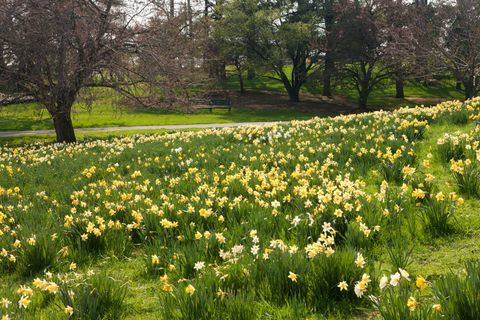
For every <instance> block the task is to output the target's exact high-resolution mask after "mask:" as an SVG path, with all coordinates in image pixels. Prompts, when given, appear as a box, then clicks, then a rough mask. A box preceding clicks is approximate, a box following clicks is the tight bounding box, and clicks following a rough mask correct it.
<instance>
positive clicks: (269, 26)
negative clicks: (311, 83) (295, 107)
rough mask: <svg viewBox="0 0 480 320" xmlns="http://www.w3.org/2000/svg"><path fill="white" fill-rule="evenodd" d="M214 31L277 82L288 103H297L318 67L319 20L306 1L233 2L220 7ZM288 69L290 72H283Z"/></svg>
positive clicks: (251, 0) (310, 3) (235, 0)
mask: <svg viewBox="0 0 480 320" xmlns="http://www.w3.org/2000/svg"><path fill="white" fill-rule="evenodd" d="M220 10H221V14H222V19H221V21H220V22H219V24H218V25H217V28H224V29H225V30H227V29H228V33H225V34H224V35H225V37H226V38H228V39H234V41H236V42H237V43H238V44H240V45H243V46H245V47H246V48H247V49H248V50H250V52H251V53H252V54H253V55H254V56H255V58H256V60H257V61H259V62H260V64H261V65H262V66H263V67H264V68H265V70H268V71H269V72H270V74H271V75H267V77H269V78H271V79H274V80H277V81H280V82H282V84H283V85H284V87H285V90H286V91H287V93H288V95H289V97H290V101H292V102H298V101H300V89H301V87H302V86H303V85H304V84H305V83H306V81H307V80H308V77H309V76H310V74H311V73H312V72H313V71H314V70H315V69H316V68H318V67H319V65H318V63H317V60H318V57H319V55H320V46H319V44H318V39H319V34H318V32H319V17H318V15H317V14H316V12H317V9H316V7H315V4H314V3H312V2H310V1H307V0H302V1H292V0H287V1H281V2H270V1H260V2H257V1H253V0H233V1H230V2H228V3H227V4H224V5H223V6H222V7H221V9H220ZM288 68H291V71H290V72H289V71H287V70H288Z"/></svg>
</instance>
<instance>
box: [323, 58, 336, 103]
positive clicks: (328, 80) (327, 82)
mask: <svg viewBox="0 0 480 320" xmlns="http://www.w3.org/2000/svg"><path fill="white" fill-rule="evenodd" d="M333 69H334V61H333V57H332V53H331V52H330V50H328V51H327V52H326V53H325V68H324V70H323V92H322V94H323V95H324V96H326V97H331V96H332V74H333Z"/></svg>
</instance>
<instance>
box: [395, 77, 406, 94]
mask: <svg viewBox="0 0 480 320" xmlns="http://www.w3.org/2000/svg"><path fill="white" fill-rule="evenodd" d="M395 98H399V99H403V98H405V91H404V85H403V79H402V78H401V77H395Z"/></svg>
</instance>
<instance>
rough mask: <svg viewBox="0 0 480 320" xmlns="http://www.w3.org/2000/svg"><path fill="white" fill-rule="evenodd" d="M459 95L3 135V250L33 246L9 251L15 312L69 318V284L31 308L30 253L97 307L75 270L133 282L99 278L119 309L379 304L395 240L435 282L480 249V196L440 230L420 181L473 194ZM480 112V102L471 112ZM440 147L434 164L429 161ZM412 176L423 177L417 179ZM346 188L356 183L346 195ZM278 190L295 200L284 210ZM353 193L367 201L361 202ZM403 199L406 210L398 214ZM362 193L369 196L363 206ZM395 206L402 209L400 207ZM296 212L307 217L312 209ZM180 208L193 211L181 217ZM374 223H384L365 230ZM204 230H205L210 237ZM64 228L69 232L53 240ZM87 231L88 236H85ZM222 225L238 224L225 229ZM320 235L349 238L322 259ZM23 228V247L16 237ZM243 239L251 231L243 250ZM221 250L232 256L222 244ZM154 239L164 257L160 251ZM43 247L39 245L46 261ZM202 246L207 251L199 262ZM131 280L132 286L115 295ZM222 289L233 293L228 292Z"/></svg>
mask: <svg viewBox="0 0 480 320" xmlns="http://www.w3.org/2000/svg"><path fill="white" fill-rule="evenodd" d="M472 105H473V103H472ZM458 108H463V107H462V106H461V105H460V104H455V105H453V106H449V105H447V104H445V105H444V106H442V107H440V108H434V109H431V108H430V109H428V108H426V109H423V110H413V109H409V110H408V111H401V112H399V111H397V112H393V113H387V112H385V113H374V114H368V115H356V116H345V117H337V118H323V119H314V120H311V121H306V122H298V123H297V122H295V123H290V124H286V125H277V126H275V127H272V128H249V129H247V128H230V129H225V130H223V131H216V132H215V133H212V132H207V131H198V132H189V131H186V132H176V133H173V134H171V135H165V134H164V133H163V132H162V133H161V134H160V135H156V136H148V137H147V136H135V137H132V136H130V137H128V138H125V139H117V137H116V136H113V137H108V138H107V137H105V136H102V138H106V139H104V140H89V141H88V142H85V143H79V144H76V145H70V146H68V147H66V148H63V147H60V146H58V145H56V146H54V145H49V144H46V145H43V146H38V145H37V146H29V145H25V146H20V147H17V148H6V149H2V153H1V158H0V212H2V215H0V216H1V218H0V230H2V233H0V250H1V249H2V248H6V250H8V252H9V253H11V254H13V255H15V256H16V258H17V261H16V264H12V263H10V262H8V255H7V257H3V256H2V257H1V259H2V260H0V268H1V269H0V270H1V272H2V273H1V274H0V299H1V298H4V297H5V298H8V299H10V300H11V301H12V305H11V306H10V309H9V310H7V311H8V312H9V313H10V312H15V316H16V317H17V318H22V319H61V318H65V317H64V315H63V305H64V304H66V303H65V301H69V300H68V290H66V291H62V296H61V298H60V296H56V295H51V294H47V293H45V292H40V290H39V289H35V293H34V295H33V297H32V299H31V300H32V303H31V305H30V306H29V308H27V309H26V310H23V309H18V308H17V301H18V299H19V297H20V296H19V294H17V293H15V291H16V290H17V289H18V287H19V286H20V285H22V284H24V285H28V286H31V287H33V286H32V280H33V279H34V278H35V277H40V278H43V277H45V275H44V273H43V272H37V273H36V274H34V275H31V274H30V272H29V271H28V268H26V267H28V266H29V265H32V266H33V265H34V266H35V269H37V270H38V269H43V268H44V267H45V268H47V269H48V270H50V271H52V273H53V274H54V275H53V278H52V279H53V281H56V283H59V284H60V286H61V288H62V289H64V288H68V286H67V285H65V284H63V283H62V282H60V281H59V279H57V276H56V275H57V274H61V275H65V277H66V279H70V278H72V279H70V281H72V283H69V284H68V285H69V286H70V285H72V287H73V288H75V290H76V292H78V293H77V296H79V295H81V298H80V297H79V298H78V299H79V300H80V301H81V302H82V306H81V307H82V308H83V310H88V311H89V312H92V310H95V308H96V303H97V302H98V300H96V299H97V298H95V297H96V294H92V297H89V295H88V294H87V293H88V291H85V290H82V288H83V286H86V287H87V288H89V287H88V285H90V283H89V281H88V279H87V280H85V279H84V277H80V278H77V276H76V275H75V274H74V273H72V272H70V271H69V269H70V266H71V263H72V262H75V263H77V269H76V272H78V273H79V274H83V275H85V274H87V273H88V272H89V271H93V272H94V273H95V274H97V275H104V274H105V275H108V276H109V277H112V278H113V279H114V280H112V281H118V282H115V284H118V285H114V286H110V284H111V282H110V280H109V281H106V282H105V283H103V282H102V281H99V283H97V282H98V281H97V282H95V281H94V282H95V283H94V284H95V286H97V287H101V288H102V290H101V292H102V293H101V294H100V296H102V297H104V298H102V299H103V300H102V301H108V302H105V304H106V305H105V307H106V308H107V309H108V307H109V306H113V307H114V310H111V309H110V310H107V311H108V312H113V311H119V312H120V311H121V314H122V316H123V318H125V319H175V318H181V319H212V318H213V319H248V320H250V319H367V318H369V319H378V318H379V314H378V313H377V312H376V311H375V309H374V308H373V306H372V305H371V304H370V303H369V302H368V299H367V298H365V297H366V296H367V295H370V294H373V295H376V296H380V295H381V293H380V291H379V289H378V287H379V284H378V282H379V279H380V276H381V275H382V274H391V273H394V272H396V271H397V270H395V268H394V267H393V265H392V262H391V261H390V258H389V256H388V253H387V250H386V249H385V243H386V242H387V240H392V239H394V240H397V241H398V240H406V241H408V244H409V245H410V246H412V247H413V253H412V255H411V257H410V259H411V262H412V263H411V264H409V265H407V266H406V269H407V271H408V272H409V273H410V275H411V278H413V280H414V279H415V277H416V276H418V275H422V276H424V277H426V278H427V279H428V281H429V282H430V283H431V285H435V280H436V279H439V278H441V277H442V276H444V275H446V274H448V273H450V272H453V273H455V274H460V275H461V272H460V271H459V270H460V269H461V268H462V267H463V263H464V262H465V261H466V260H468V259H471V258H478V256H479V254H480V243H478V238H479V236H480V214H479V210H478V208H479V207H480V199H478V198H475V197H472V198H468V199H465V204H464V205H463V206H459V207H458V209H457V211H456V213H455V217H456V220H455V221H454V229H453V230H452V231H451V232H449V233H447V234H441V235H437V234H433V233H430V232H428V230H427V229H426V228H425V226H424V225H423V223H422V220H421V218H420V213H421V209H420V206H418V207H417V206H416V204H415V203H416V202H417V200H414V199H413V197H412V191H413V189H415V188H422V189H424V190H427V191H428V190H430V189H429V185H428V184H427V183H426V179H425V174H433V175H434V176H435V179H434V180H433V182H432V185H433V187H432V189H431V190H432V194H434V193H436V192H437V191H442V192H443V193H444V194H445V195H447V194H448V193H449V192H457V193H458V186H457V185H456V184H455V181H454V179H453V176H452V173H451V172H450V170H449V168H448V165H447V166H445V164H444V163H443V162H442V160H441V159H440V154H439V152H438V150H437V144H436V142H437V140H438V139H439V138H440V137H442V135H443V134H444V133H445V132H449V133H452V132H455V131H461V132H465V133H468V134H471V135H472V137H475V138H474V139H477V138H476V137H477V133H478V132H475V131H474V130H475V128H474V125H473V123H472V122H471V121H468V123H463V124H452V123H451V121H450V119H451V118H450V117H451V112H450V111H451V110H453V111H454V112H455V111H458ZM479 111H480V110H478V107H474V108H473V109H472V110H470V111H469V113H470V114H471V115H478V114H479V113H480V112H479ZM432 114H433V115H435V117H434V116H433V115H432ZM423 119H427V120H428V122H429V125H428V126H427V123H424V122H422V121H421V120H423ZM402 121H405V122H403V125H402V126H400V123H402ZM103 134H105V133H103ZM115 134H121V135H125V133H124V132H122V133H115ZM127 134H130V133H128V132H127ZM108 135H110V134H108ZM405 137H409V139H405ZM12 142H13V141H12ZM362 148H365V151H362V150H363V149H362ZM371 149H373V150H374V151H373V152H370V150H371ZM388 150H392V151H393V152H395V151H396V150H400V151H399V154H398V156H397V157H394V158H392V159H393V163H394V164H399V165H397V166H395V165H390V166H387V165H386V164H389V163H390V164H391V162H390V160H388V158H384V157H382V156H377V155H379V154H381V155H384V154H388ZM380 151H381V153H379V152H380ZM412 154H413V155H414V156H413V155H412ZM430 155H431V156H430ZM469 156H470V155H469ZM386 159H387V160H386ZM426 159H428V160H429V161H430V166H429V167H428V168H424V167H423V166H422V164H423V160H426ZM406 164H408V165H410V166H411V167H412V168H416V171H415V173H414V174H413V175H412V176H411V177H409V178H402V177H400V180H397V175H398V172H397V170H398V169H400V171H401V172H402V170H403V168H404V165H406ZM382 168H383V169H382ZM382 170H386V171H387V170H391V171H392V172H389V174H385V176H386V177H389V181H388V184H389V186H388V189H387V193H386V194H385V195H384V196H383V199H385V201H380V200H379V199H380V198H381V197H380V194H379V193H378V192H379V190H380V188H381V186H382V185H383V182H382V181H383V180H384V177H383V176H382ZM355 181H357V182H355ZM360 181H363V182H364V183H365V185H364V184H363V183H362V182H360ZM403 183H405V184H406V185H407V190H406V191H404V192H402V184H403ZM422 184H423V185H422ZM15 187H18V188H19V190H18V191H15ZM9 189H10V191H7V190H9ZM17 193H18V194H17ZM325 195H330V196H332V199H333V200H328V198H324V197H323V196H325ZM339 195H341V196H342V198H341V199H340V200H339V201H337V200H335V196H339ZM287 196H290V197H291V200H287V198H286V197H287ZM320 199H323V200H321V201H322V203H323V204H324V205H325V208H324V209H321V202H320ZM224 201H225V202H224ZM275 201H278V202H279V204H280V206H279V207H278V208H277V209H278V210H277V209H275V206H276V204H274V203H275ZM418 201H420V200H418ZM309 202H310V204H309ZM348 203H351V204H352V205H353V207H352V208H350V209H348V206H346V204H348ZM395 204H397V205H399V208H400V209H401V211H400V213H399V214H398V215H397V214H394V208H395V206H394V205H395ZM423 204H424V205H428V202H426V201H425V202H424V203H423ZM357 205H361V206H360V207H359V208H358V209H356V206H357ZM190 206H191V207H192V208H193V212H192V211H191V210H190ZM201 209H211V211H208V210H207V211H206V212H204V213H202V210H201ZM337 209H342V210H343V211H342V217H337V216H336V215H337V214H338V212H337ZM385 209H388V210H390V211H389V212H390V215H385ZM160 210H161V211H160ZM317 210H323V211H317ZM208 212H209V213H208ZM207 213H208V214H207ZM139 215H140V217H141V218H139ZM70 216H71V217H72V219H71V222H68V221H69V217H70ZM295 217H298V218H299V219H300V221H299V222H298V223H297V224H296V222H295V221H296V220H295ZM164 219H166V220H164ZM360 219H361V222H362V223H365V225H362V224H360ZM110 220H111V221H112V223H114V221H118V222H119V223H120V226H121V228H118V229H117V227H116V226H115V225H114V224H112V225H111V226H110V224H109V222H110ZM169 221H170V222H173V221H175V222H177V223H178V225H177V226H173V227H170V225H169V223H168V222H169ZM324 222H325V223H326V222H331V223H332V226H333V227H334V228H335V230H336V232H335V233H329V232H325V233H323V232H322V229H323V228H324V225H323V223H324ZM89 223H92V224H93V227H94V228H96V227H98V228H99V230H101V225H107V226H108V227H106V228H105V229H104V230H102V231H103V233H102V234H101V235H100V236H98V237H97V236H94V233H93V231H92V232H90V231H88V230H89V228H90V227H89V226H88V225H89ZM136 223H137V224H138V225H135V224H136ZM375 226H379V231H378V232H377V231H374V228H375ZM365 227H366V228H368V229H369V230H370V232H369V233H364V231H362V230H364V229H363V228H365ZM12 230H13V231H14V232H12ZM252 230H256V233H252ZM205 231H209V232H210V233H211V237H210V238H208V239H207V238H206V236H205ZM197 232H199V233H200V234H202V237H201V238H199V239H196V234H197ZM52 233H56V235H57V239H56V240H49V239H51V234H52ZM87 233H88V238H87V239H86V240H81V238H80V236H81V235H84V234H87ZM219 234H221V235H223V236H224V237H225V242H224V243H223V242H222V241H221V240H219V239H221V238H220V236H219ZM255 234H256V235H257V236H258V245H259V246H260V249H259V255H258V257H255V256H254V255H253V253H251V250H252V249H253V244H254V243H257V242H255V241H256V240H254V238H255V237H254V235H255ZM322 234H323V235H322ZM320 236H323V237H330V236H333V237H334V239H335V244H330V245H328V246H331V248H333V249H334V250H335V253H333V255H332V256H330V257H329V256H327V255H326V254H325V253H322V252H317V253H316V255H315V256H314V257H313V258H308V257H307V252H312V251H307V250H306V249H308V250H312V249H311V247H310V245H311V244H313V243H314V242H315V241H316V240H317V239H318V238H319V237H320ZM31 238H34V239H36V241H37V244H39V243H40V240H41V239H44V240H45V241H46V243H47V244H48V243H51V244H52V245H55V247H51V248H50V247H49V250H50V251H49V250H46V251H49V252H52V250H53V252H58V254H57V256H56V259H55V261H51V260H52V259H51V260H48V261H43V260H42V259H40V258H38V259H37V258H35V257H38V256H40V254H42V253H43V251H42V250H43V249H42V250H41V248H42V247H41V246H38V247H35V246H32V245H31V244H29V242H28V241H29V240H31ZM17 239H18V240H19V241H20V242H21V245H20V246H18V245H15V243H16V242H15V240H17ZM273 240H275V241H273ZM278 240H281V241H282V242H281V243H280V242H278ZM44 243H45V242H44ZM272 243H273V244H276V245H272ZM239 245H242V246H244V248H243V251H242V252H241V253H238V252H239V249H238V246H239ZM284 245H286V246H287V247H285V248H284ZM293 245H295V246H297V249H298V251H296V250H294V247H293ZM328 246H327V247H328ZM25 248H28V250H25ZM37 248H38V250H37ZM59 248H63V249H59ZM65 248H67V249H65ZM234 248H236V249H235V250H234ZM322 248H323V247H322ZM220 249H221V250H222V254H224V253H225V252H230V254H231V256H230V257H228V256H223V257H220ZM265 249H272V252H270V253H268V259H264V257H263V253H264V252H266V251H265ZM397 250H401V249H397ZM234 251H235V252H237V253H234ZM240 251H241V250H240ZM289 251H290V252H289ZM154 254H155V255H157V257H158V261H159V262H158V265H157V264H154V263H153V262H152V255H154ZM360 254H361V255H362V256H363V257H364V258H365V261H366V265H365V267H364V268H359V267H357V266H355V262H354V260H355V259H358V257H359V255H360ZM28 259H35V260H36V261H35V264H34V263H33V262H32V261H29V260H28ZM199 261H205V263H206V266H205V267H204V268H203V269H202V270H195V269H194V264H195V263H196V262H199ZM42 264H49V265H46V266H44V265H42ZM50 264H51V265H50ZM170 265H173V266H174V267H170ZM32 271H33V269H32ZM289 272H293V273H295V274H297V276H298V278H297V279H296V281H292V280H291V279H290V278H288V275H289ZM364 273H365V274H368V275H369V276H370V277H371V282H370V283H369V285H368V291H367V292H366V293H365V295H364V298H362V299H359V298H357V297H356V296H355V294H354V292H353V288H354V286H355V284H356V283H357V282H358V281H360V279H361V277H362V275H363V274H364ZM164 274H167V275H168V277H169V278H168V283H169V284H171V285H172V286H173V287H174V289H173V291H172V292H171V293H165V292H164V282H162V281H165V280H160V276H162V275H164ZM95 279H97V280H98V278H95ZM340 281H347V282H348V284H349V290H348V291H347V292H341V291H340V290H339V289H338V287H337V284H338V283H339V282H340ZM109 283H110V284H109ZM119 284H121V285H119ZM188 284H192V285H193V286H194V287H195V289H196V291H195V292H194V293H193V295H192V296H189V295H188V294H187V293H186V292H185V288H186V286H187V285H188ZM414 287H415V285H414V284H413V283H411V285H410V288H408V290H411V291H412V293H411V294H412V295H415V296H416V297H417V298H418V299H425V300H423V301H420V306H428V308H429V309H431V307H430V305H431V304H430V303H431V302H432V301H430V300H427V298H426V297H427V296H428V299H430V296H429V295H430V293H429V291H428V290H429V289H427V292H423V293H422V294H421V295H420V294H419V293H418V292H417V291H415V290H416V289H414ZM124 288H127V293H126V297H125V300H124V301H119V300H116V299H114V297H115V293H116V292H118V294H119V295H122V294H123V289H124ZM220 289H221V291H220ZM222 292H224V293H225V297H224V298H223V299H221V298H219V297H220V296H221V295H219V293H220V294H221V293H222ZM65 295H67V296H65ZM408 296H410V292H408V294H407V295H405V297H403V296H401V297H400V298H401V299H397V300H398V301H397V300H395V301H397V302H398V306H392V308H393V307H395V308H397V307H398V308H401V307H403V308H404V307H405V305H406V301H405V300H406V297H408ZM395 297H397V296H395ZM397 298H398V297H397ZM432 299H433V298H432ZM458 299H461V297H459V298H458ZM62 301H63V302H62ZM424 301H425V302H424ZM74 302H75V301H74ZM78 303H80V302H78ZM387 307H388V306H387ZM79 310H80V309H79ZM107 311H105V312H107ZM0 312H5V310H3V309H1V308H0ZM74 312H75V311H74ZM108 312H107V314H108ZM74 314H75V313H74ZM182 314H183V316H181V315H182ZM117 315H118V314H117ZM75 316H79V314H75ZM117 317H118V316H117ZM419 319H421V320H432V319H434V318H429V317H428V316H425V317H423V318H419Z"/></svg>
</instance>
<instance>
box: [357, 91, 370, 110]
mask: <svg viewBox="0 0 480 320" xmlns="http://www.w3.org/2000/svg"><path fill="white" fill-rule="evenodd" d="M367 100H368V96H364V95H360V96H359V97H358V107H359V109H360V110H362V111H365V110H368V107H367Z"/></svg>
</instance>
